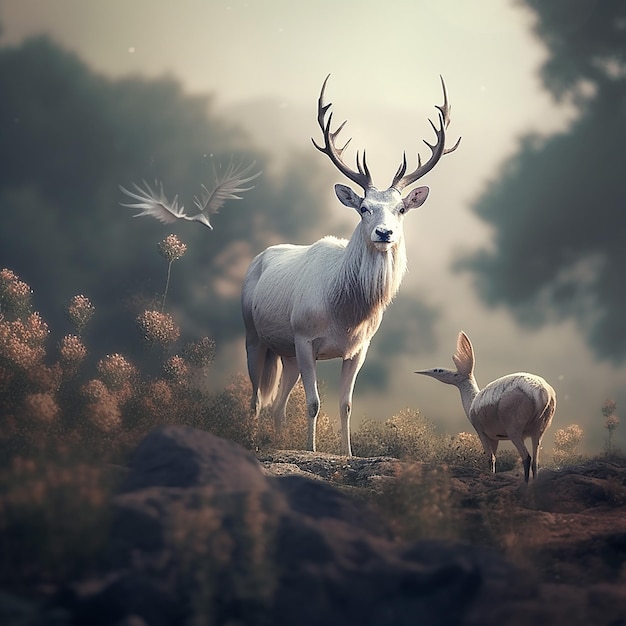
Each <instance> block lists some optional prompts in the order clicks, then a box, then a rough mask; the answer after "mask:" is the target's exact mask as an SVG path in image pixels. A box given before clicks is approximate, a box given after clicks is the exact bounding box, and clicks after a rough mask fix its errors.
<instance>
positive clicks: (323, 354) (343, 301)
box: [242, 76, 460, 456]
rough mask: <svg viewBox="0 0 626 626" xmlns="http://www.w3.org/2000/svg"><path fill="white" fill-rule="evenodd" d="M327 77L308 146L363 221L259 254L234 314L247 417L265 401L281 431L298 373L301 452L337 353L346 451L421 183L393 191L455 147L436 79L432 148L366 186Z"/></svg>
mask: <svg viewBox="0 0 626 626" xmlns="http://www.w3.org/2000/svg"><path fill="white" fill-rule="evenodd" d="M328 78H329V77H328V76H327V77H326V80H325V81H324V83H323V85H322V89H321V93H320V97H319V100H318V115H317V120H318V123H319V125H320V128H321V129H322V133H323V137H324V145H323V146H319V145H318V144H317V143H315V141H313V144H314V145H315V147H316V148H317V149H318V150H320V151H321V152H323V153H324V154H326V155H327V156H328V157H329V158H330V160H331V161H332V162H333V164H334V165H335V167H336V168H337V169H338V170H339V171H340V172H341V173H342V174H344V175H345V176H346V177H347V178H349V179H350V180H351V181H353V182H354V183H356V184H357V185H359V186H360V187H361V188H362V189H363V191H364V192H365V193H364V197H360V196H359V195H357V194H356V193H355V192H354V191H352V189H350V188H349V187H346V186H345V185H335V193H336V194H337V197H338V198H339V200H340V202H342V203H343V204H344V205H346V206H348V207H351V208H353V209H356V211H357V213H358V214H359V215H360V217H361V220H360V222H359V224H358V225H357V227H356V228H355V230H354V233H353V234H352V237H351V238H350V240H349V241H347V240H345V239H337V238H336V237H332V236H329V237H324V238H323V239H320V240H319V241H317V242H315V243H314V244H312V245H309V246H303V245H291V244H281V245H275V246H271V247H270V248H267V249H266V250H265V251H264V252H261V253H260V254H259V255H258V256H257V257H256V258H255V259H254V260H253V261H252V263H251V264H250V267H249V268H248V272H247V275H246V278H245V282H244V285H243V291H242V311H243V318H244V322H245V327H246V350H247V357H248V372H249V375H250V380H251V382H252V411H253V413H254V415H255V417H256V418H258V414H259V411H260V409H261V407H262V406H264V405H269V404H271V403H272V402H273V403H274V405H273V410H272V413H273V417H274V422H275V427H276V432H277V434H278V433H280V431H281V428H282V425H283V423H284V421H285V407H286V405H287V400H288V398H289V394H290V393H291V390H292V389H293V387H294V385H295V384H296V382H297V381H298V379H299V377H300V376H302V382H303V385H304V390H305V395H306V404H307V413H308V428H307V449H308V450H313V451H314V450H315V429H316V422H317V416H318V413H319V409H320V399H319V393H318V390H317V377H316V371H315V362H316V360H321V359H335V358H341V359H342V360H343V363H342V368H341V386H340V406H339V411H340V418H341V451H342V454H345V455H348V456H351V455H352V450H351V446H350V413H351V411H352V393H353V390H354V383H355V380H356V377H357V374H358V372H359V370H360V369H361V366H362V365H363V362H364V361H365V355H366V354H367V349H368V347H369V345H370V341H371V339H372V337H373V336H374V333H376V331H377V329H378V327H379V325H380V322H381V320H382V316H383V312H384V311H385V309H386V307H387V305H388V304H389V303H390V302H391V300H392V298H393V297H394V295H395V294H396V292H397V291H398V288H399V287H400V282H401V281H402V276H403V274H404V272H405V270H406V250H405V244H404V235H403V231H402V228H403V227H402V222H403V219H404V216H405V214H406V213H407V211H409V210H410V209H414V208H417V207H419V206H420V205H421V204H423V203H424V201H425V200H426V197H427V196H428V187H418V188H416V189H414V190H413V191H411V192H410V193H409V194H408V195H407V196H406V197H404V198H402V197H401V192H402V190H403V189H404V188H405V187H407V186H408V185H412V184H413V183H415V181H417V180H418V179H419V178H421V177H422V176H424V174H426V173H427V172H429V171H430V170H431V169H432V168H433V167H435V165H436V164H437V162H438V161H439V159H440V158H441V157H442V155H444V154H446V153H447V152H452V151H453V150H455V149H456V148H457V146H458V145H459V141H460V139H459V141H457V143H456V145H455V146H454V147H453V148H450V149H448V150H446V149H445V141H446V128H447V126H448V124H449V122H450V106H449V104H448V97H447V94H446V88H445V84H444V82H443V79H441V84H442V88H443V96H444V103H443V105H442V106H438V107H437V109H438V110H439V113H438V118H439V125H438V126H435V124H433V122H432V121H431V125H432V127H433V129H434V131H435V134H436V136H437V141H436V143H435V144H434V145H431V144H429V143H428V142H426V141H424V143H426V145H427V146H428V147H429V148H430V150H431V153H432V154H431V156H430V158H429V159H428V161H427V162H426V163H424V164H422V163H421V160H420V159H419V155H418V165H417V168H416V169H415V170H414V171H413V172H410V173H406V154H405V155H404V158H403V161H402V163H401V165H400V167H399V168H398V170H397V172H396V175H395V176H394V178H393V182H392V183H391V187H389V189H387V190H385V191H381V190H379V189H377V188H376V187H374V185H373V184H372V178H371V175H370V172H369V169H368V167H367V163H366V160H365V152H363V157H362V158H360V155H359V153H358V152H357V155H356V164H357V169H356V170H354V169H352V168H350V167H349V166H347V165H346V164H345V163H344V161H343V159H342V153H343V151H344V150H345V148H346V146H347V145H348V143H346V144H345V145H344V146H343V147H342V148H338V147H337V146H336V145H335V140H336V138H337V135H338V134H339V132H340V131H341V129H342V128H343V126H344V125H345V122H343V124H341V125H340V126H339V128H337V130H335V131H334V132H333V131H332V130H331V121H332V112H331V113H330V114H329V115H328V116H327V115H326V114H327V111H328V109H329V108H330V106H331V104H330V103H329V104H324V91H325V88H326V83H327V82H328ZM348 142H349V140H348ZM281 362H282V375H281V374H280V372H281V366H280V365H279V364H280V363H281ZM279 383H280V384H279Z"/></svg>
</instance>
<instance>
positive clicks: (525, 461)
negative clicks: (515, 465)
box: [511, 435, 535, 482]
mask: <svg viewBox="0 0 626 626" xmlns="http://www.w3.org/2000/svg"><path fill="white" fill-rule="evenodd" d="M511 443H512V444H513V445H514V446H515V447H516V448H517V451H518V452H519V455H520V458H521V459H522V465H523V466H524V481H525V482H528V478H529V477H530V466H531V462H532V463H533V465H534V461H533V460H532V458H531V456H530V453H529V452H528V448H527V447H526V444H525V443H524V439H523V437H522V436H521V435H519V436H515V435H513V436H512V437H511ZM534 473H535V470H534V469H533V476H534Z"/></svg>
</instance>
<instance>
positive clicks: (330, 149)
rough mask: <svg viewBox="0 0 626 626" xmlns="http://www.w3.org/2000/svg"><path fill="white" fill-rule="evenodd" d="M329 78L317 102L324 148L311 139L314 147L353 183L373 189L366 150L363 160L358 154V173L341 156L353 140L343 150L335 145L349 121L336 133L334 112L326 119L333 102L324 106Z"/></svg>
mask: <svg viewBox="0 0 626 626" xmlns="http://www.w3.org/2000/svg"><path fill="white" fill-rule="evenodd" d="M329 78H330V74H329V75H328V76H327V77H326V79H325V80H324V83H323V85H322V90H321V92H320V97H319V99H318V101H317V123H318V124H319V125H320V128H321V129H322V133H323V134H324V147H321V146H318V145H317V143H316V142H315V139H313V138H311V141H312V142H313V145H314V146H315V147H316V148H317V149H318V150H319V151H320V152H323V153H324V154H326V155H328V156H329V157H330V160H331V161H332V162H333V163H334V164H335V167H336V168H337V169H338V170H339V171H340V172H341V173H342V174H344V175H345V176H347V177H348V178H349V179H350V180H351V181H353V182H355V183H356V184H357V185H360V186H361V187H362V188H363V189H364V190H366V189H368V188H369V187H372V176H371V174H370V171H369V169H368V167H367V162H366V160H365V150H364V151H363V157H362V158H360V155H359V153H358V152H357V153H356V166H357V169H358V171H356V170H353V169H352V168H350V167H348V166H347V165H346V164H345V163H344V162H343V159H342V158H341V155H342V154H343V151H344V150H345V149H346V147H347V146H348V144H349V143H350V141H351V139H348V141H346V143H345V144H344V146H343V148H338V147H337V146H336V145H335V139H336V138H337V135H339V133H340V132H341V129H342V128H343V127H344V126H345V125H346V122H347V120H346V121H344V122H343V123H342V124H340V126H339V128H338V129H337V130H336V131H335V132H332V131H331V130H330V124H331V122H332V119H333V114H332V111H331V113H330V114H329V115H328V119H325V118H326V112H327V111H328V109H330V107H331V106H332V103H331V102H329V103H328V104H324V91H325V89H326V83H327V82H328V79H329Z"/></svg>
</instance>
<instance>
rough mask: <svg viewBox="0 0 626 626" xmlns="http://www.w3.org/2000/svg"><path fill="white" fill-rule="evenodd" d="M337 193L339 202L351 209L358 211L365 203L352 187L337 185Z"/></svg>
mask: <svg viewBox="0 0 626 626" xmlns="http://www.w3.org/2000/svg"><path fill="white" fill-rule="evenodd" d="M335 193H336V194H337V197H338V198H339V202H341V204H345V206H349V207H350V208H351V209H358V208H359V207H360V206H361V202H362V201H363V198H360V197H359V196H358V195H357V194H355V193H354V191H352V189H350V187H346V186H345V185H335Z"/></svg>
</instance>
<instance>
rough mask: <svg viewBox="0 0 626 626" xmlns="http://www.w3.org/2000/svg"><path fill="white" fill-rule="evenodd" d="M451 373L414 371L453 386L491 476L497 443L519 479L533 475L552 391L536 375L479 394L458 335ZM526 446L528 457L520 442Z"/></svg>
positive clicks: (506, 380)
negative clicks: (508, 448)
mask: <svg viewBox="0 0 626 626" xmlns="http://www.w3.org/2000/svg"><path fill="white" fill-rule="evenodd" d="M452 359H453V361H454V363H455V364H456V366H457V369H456V371H453V370H447V369H443V368H435V369H429V370H420V371H418V372H416V374H424V375H426V376H430V377H431V378H435V379H437V380H439V381H441V382H444V383H447V384H450V385H454V386H456V387H458V389H459V391H460V393H461V402H462V403H463V408H464V410H465V413H466V415H467V417H468V419H469V421H470V422H471V423H472V426H473V427H474V429H475V430H476V433H477V434H478V437H479V439H480V441H481V443H482V445H483V449H484V451H485V454H487V455H488V456H489V464H490V469H491V471H492V472H495V471H496V456H495V455H496V451H497V449H498V443H499V442H500V441H501V440H510V441H511V442H512V443H513V445H514V446H515V447H516V448H517V451H518V452H519V455H520V457H521V459H522V463H523V465H524V480H525V481H526V482H528V479H529V474H530V470H531V469H532V473H533V478H536V475H537V464H538V453H539V446H540V445H541V439H542V438H543V435H544V433H545V431H546V430H547V428H548V427H549V426H550V423H551V422H552V417H553V415H554V412H555V410H556V392H555V391H554V389H553V388H552V387H551V386H550V385H549V384H548V383H547V382H546V381H545V380H544V379H543V378H541V376H537V375H535V374H529V373H527V372H517V373H515V374H508V375H506V376H502V377H501V378H498V379H496V380H494V381H492V382H491V383H489V384H488V385H487V386H486V387H485V388H484V389H482V390H481V389H480V388H479V387H478V384H477V383H476V379H475V378H474V362H475V361H474V349H473V347H472V344H471V342H470V340H469V337H468V336H467V335H466V334H465V333H463V332H461V333H459V337H458V340H457V351H456V353H455V354H454V356H453V357H452ZM527 438H530V439H531V442H532V456H531V455H530V454H529V452H528V449H527V448H526V445H525V443H524V440H525V439H527Z"/></svg>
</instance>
